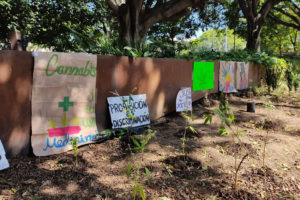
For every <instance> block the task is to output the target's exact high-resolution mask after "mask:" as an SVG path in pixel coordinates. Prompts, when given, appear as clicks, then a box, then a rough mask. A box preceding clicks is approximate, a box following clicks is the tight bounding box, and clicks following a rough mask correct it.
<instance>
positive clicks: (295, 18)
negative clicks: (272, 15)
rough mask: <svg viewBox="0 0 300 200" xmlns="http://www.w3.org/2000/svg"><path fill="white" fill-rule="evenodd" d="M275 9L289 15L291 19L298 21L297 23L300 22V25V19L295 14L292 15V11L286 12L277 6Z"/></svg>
mask: <svg viewBox="0 0 300 200" xmlns="http://www.w3.org/2000/svg"><path fill="white" fill-rule="evenodd" d="M275 10H277V11H278V12H280V13H281V14H283V15H285V16H287V17H289V18H290V19H291V20H293V21H294V22H296V24H299V25H300V20H299V19H297V17H296V16H294V15H292V14H290V13H288V12H286V11H284V10H282V9H280V8H275Z"/></svg>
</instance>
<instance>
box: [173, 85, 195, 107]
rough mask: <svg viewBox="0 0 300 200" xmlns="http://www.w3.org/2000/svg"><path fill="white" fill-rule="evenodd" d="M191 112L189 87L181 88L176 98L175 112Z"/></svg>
mask: <svg viewBox="0 0 300 200" xmlns="http://www.w3.org/2000/svg"><path fill="white" fill-rule="evenodd" d="M186 110H192V90H191V88H190V87H186V88H182V89H181V90H180V91H179V92H178V94H177V97H176V112H182V111H186Z"/></svg>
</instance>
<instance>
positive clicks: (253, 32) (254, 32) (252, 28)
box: [246, 22, 262, 51]
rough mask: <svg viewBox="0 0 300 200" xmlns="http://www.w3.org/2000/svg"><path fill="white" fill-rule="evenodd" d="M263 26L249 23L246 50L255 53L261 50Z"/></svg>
mask: <svg viewBox="0 0 300 200" xmlns="http://www.w3.org/2000/svg"><path fill="white" fill-rule="evenodd" d="M261 28H262V25H259V24H257V23H255V22H252V23H248V37H247V46H246V48H247V49H249V50H253V51H258V50H259V40H260V33H261Z"/></svg>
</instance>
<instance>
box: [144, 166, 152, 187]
mask: <svg viewBox="0 0 300 200" xmlns="http://www.w3.org/2000/svg"><path fill="white" fill-rule="evenodd" d="M145 174H146V177H147V181H148V183H149V184H150V181H151V173H150V171H149V169H148V168H147V167H145Z"/></svg>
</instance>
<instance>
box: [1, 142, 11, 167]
mask: <svg viewBox="0 0 300 200" xmlns="http://www.w3.org/2000/svg"><path fill="white" fill-rule="evenodd" d="M5 154H6V153H5V150H4V147H3V145H2V142H1V140H0V170H3V169H7V168H9V163H8V160H7V159H6V156H5Z"/></svg>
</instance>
